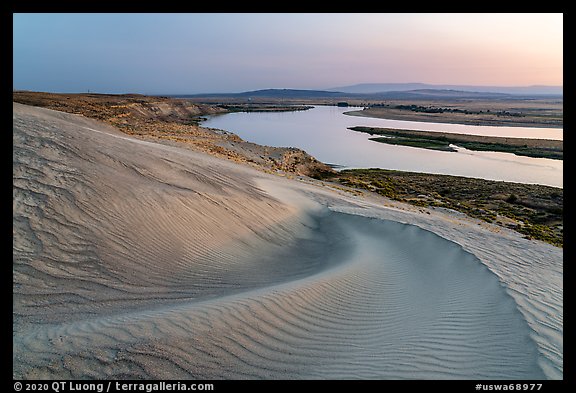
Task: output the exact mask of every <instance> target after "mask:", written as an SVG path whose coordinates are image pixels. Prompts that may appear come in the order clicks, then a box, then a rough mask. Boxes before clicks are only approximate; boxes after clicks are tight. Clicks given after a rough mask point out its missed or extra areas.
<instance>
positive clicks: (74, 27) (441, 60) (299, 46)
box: [13, 14, 563, 94]
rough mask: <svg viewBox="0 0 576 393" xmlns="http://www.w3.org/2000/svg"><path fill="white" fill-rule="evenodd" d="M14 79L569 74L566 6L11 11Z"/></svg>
mask: <svg viewBox="0 0 576 393" xmlns="http://www.w3.org/2000/svg"><path fill="white" fill-rule="evenodd" d="M13 20H14V27H13V32H14V38H13V43H14V52H13V55H14V56H13V65H14V73H13V87H14V88H15V89H26V90H37V91H54V92H85V91H87V90H90V91H93V92H101V93H143V94H171V93H173V94H185V93H207V92H240V91H247V90H255V89H264V88H297V89H323V88H330V87H335V86H343V85H349V84H355V83H377V82H386V83H387V82H399V83H403V82H424V83H436V84H468V85H505V86H526V85H538V84H540V85H562V83H563V76H562V73H563V68H562V60H563V35H562V32H563V18H562V14H14V15H13Z"/></svg>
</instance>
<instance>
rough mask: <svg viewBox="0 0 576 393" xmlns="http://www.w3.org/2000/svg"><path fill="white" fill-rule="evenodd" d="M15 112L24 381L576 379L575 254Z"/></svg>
mask: <svg viewBox="0 0 576 393" xmlns="http://www.w3.org/2000/svg"><path fill="white" fill-rule="evenodd" d="M13 111H14V115H13V140H14V150H13V163H14V169H13V186H14V191H13V208H14V216H13V217H14V218H13V231H14V241H13V279H14V284H13V317H14V322H13V348H14V358H13V360H14V365H13V377H14V378H18V379H20V378H25V379H28V378H47V379H51V378H65V379H66V378H75V379H84V378H114V379H116V378H160V379H164V378H198V379H200V378H201V379H208V378H214V379H220V378H233V379H279V378H283V379H302V378H305V379H318V378H337V379H338V378H389V379H445V378H449V379H544V378H558V377H560V378H561V375H562V366H561V362H562V350H561V346H560V347H559V346H558V339H559V340H560V343H561V338H562V323H561V315H562V302H561V300H562V299H561V298H562V292H561V288H560V289H559V290H558V289H556V290H555V291H554V292H551V293H550V292H547V289H548V287H553V286H555V285H557V280H558V275H560V280H561V274H562V269H561V261H562V259H561V257H562V251H561V250H559V249H557V248H554V247H550V248H548V247H546V245H542V244H540V243H536V242H529V241H527V240H524V239H521V238H519V237H517V235H515V234H513V233H506V234H504V237H502V236H497V235H496V234H494V233H493V232H490V231H488V230H485V229H482V228H478V227H477V226H476V225H468V226H466V225H467V224H465V223H464V224H463V223H461V222H456V223H451V222H450V221H449V220H447V219H443V218H442V216H440V215H434V216H430V215H426V214H421V213H420V214H416V213H415V212H411V211H402V210H399V209H390V208H383V207H381V206H377V205H376V204H375V203H372V202H370V201H369V200H357V199H354V198H353V197H350V196H344V195H342V194H341V193H337V192H334V191H333V190H328V189H323V188H322V187H318V186H313V185H307V184H302V183H299V182H296V181H289V180H287V179H283V178H279V177H275V176H271V175H267V174H265V173H262V172H258V171H256V170H254V169H252V168H248V167H243V166H241V165H238V164H234V163H232V162H227V161H225V160H221V159H217V158H215V157H210V156H208V155H205V154H202V153H196V152H193V151H189V150H184V149H179V148H177V147H174V146H167V145H161V144H156V143H151V142H147V141H142V140H138V139H134V138H131V137H127V136H125V135H123V134H121V133H119V132H118V131H117V130H115V129H114V128H113V127H110V126H107V125H104V124H102V123H99V122H97V121H94V120H90V119H86V118H83V117H80V116H76V115H70V114H64V113H60V112H55V111H52V110H48V109H40V108H33V107H28V106H25V105H21V104H14V106H13ZM414 223H415V224H417V225H418V226H416V225H412V224H414ZM463 226H464V227H463ZM479 237H485V239H484V240H485V241H486V242H484V243H480V244H478V242H477V240H478V238H479ZM496 238H498V239H500V240H498V241H499V242H500V243H501V245H502V246H503V247H504V249H503V250H504V251H506V252H505V253H497V252H494V251H492V253H493V254H490V252H491V251H490V248H489V247H487V246H485V245H490V244H491V243H490V242H492V241H494V240H495V239H496ZM482 244H484V246H483V245H482ZM495 249H496V248H495ZM530 253H532V256H533V257H535V259H534V260H527V256H526V255H527V254H530ZM542 253H547V256H548V260H547V261H546V262H545V263H544V264H543V265H542V266H540V264H539V261H538V257H539V256H541V255H542ZM509 259H511V260H512V261H513V262H512V264H510V262H509ZM523 268H526V269H528V270H526V272H525V273H524V274H522V275H519V276H518V274H517V273H518V271H520V270H522V269H523ZM530 269H531V270H530ZM535 269H542V273H543V272H544V271H548V270H552V275H550V274H549V275H548V278H544V279H542V280H540V281H539V280H536V279H535V278H533V277H532V272H533V271H534V270H535ZM540 282H543V284H541V283H540ZM527 283H528V284H529V285H530V286H531V287H528V285H526V284H527ZM538 325H547V326H549V329H548V330H547V331H544V329H543V328H542V329H538V328H537V326H538ZM535 326H536V328H535ZM558 363H560V365H558Z"/></svg>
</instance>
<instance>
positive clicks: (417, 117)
mask: <svg viewBox="0 0 576 393" xmlns="http://www.w3.org/2000/svg"><path fill="white" fill-rule="evenodd" d="M344 114H345V115H349V116H358V117H371V118H377V119H389V120H404V121H420V122H433V123H447V124H464V125H473V126H496V127H498V126H508V127H534V128H539V127H544V128H563V127H564V123H563V121H561V122H557V121H553V120H547V121H544V120H543V121H535V120H530V121H528V120H520V119H516V118H515V119H509V118H506V119H494V118H480V117H478V116H477V117H474V118H466V117H465V116H466V115H460V114H452V113H449V114H446V113H442V114H431V113H415V112H409V111H399V110H394V109H388V108H366V109H364V110H359V111H349V112H344Z"/></svg>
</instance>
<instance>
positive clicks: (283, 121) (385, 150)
mask: <svg viewBox="0 0 576 393" xmlns="http://www.w3.org/2000/svg"><path fill="white" fill-rule="evenodd" d="M360 109H362V108H354V107H347V108H345V107H336V106H315V107H314V108H313V109H310V110H306V111H295V112H236V113H228V114H224V115H216V116H211V117H210V118H209V119H208V120H207V121H205V122H203V123H202V126H204V127H211V128H217V129H222V130H226V131H230V132H233V133H235V134H237V135H238V136H240V137H241V138H242V139H244V140H247V141H250V142H254V143H258V144H260V145H268V146H284V147H298V148H301V149H303V150H305V151H306V152H307V153H309V154H311V155H312V156H314V157H316V158H317V159H318V160H320V161H322V162H325V163H327V164H332V165H337V166H339V168H340V167H341V168H384V169H396V170H402V171H412V172H426V173H438V174H446V175H456V176H466V177H475V178H482V179H489V180H503V181H511V182H517V183H532V184H544V185H549V186H553V187H560V188H562V187H563V161H561V160H551V159H546V158H531V157H522V156H516V155H514V154H511V153H496V152H476V151H471V150H467V149H463V148H459V149H458V151H457V152H442V151H435V150H426V149H419V148H413V147H407V146H395V145H388V144H384V143H378V142H374V141H370V140H369V139H368V138H369V137H370V135H368V134H364V133H360V132H355V131H351V130H349V129H348V127H352V126H368V127H389V128H401V129H416V130H426V131H443V132H455V133H463V134H474V135H490V136H508V137H524V138H540V139H560V140H561V139H563V137H562V135H563V130H562V129H557V128H533V127H494V126H472V125H461V124H443V123H425V122H414V121H401V120H387V119H375V118H367V117H359V116H349V115H345V114H344V112H347V111H352V110H360Z"/></svg>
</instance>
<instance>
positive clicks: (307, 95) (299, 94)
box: [173, 89, 508, 100]
mask: <svg viewBox="0 0 576 393" xmlns="http://www.w3.org/2000/svg"><path fill="white" fill-rule="evenodd" d="M507 96H508V95H507V94H503V93H484V92H472V91H461V90H449V89H416V90H405V91H401V90H400V91H396V90H395V91H385V92H375V93H350V92H340V91H326V90H297V89H264V90H254V91H246V92H242V93H207V94H187V95H175V96H173V97H179V98H210V99H215V98H244V99H250V98H274V99H341V100H346V99H366V100H368V99H376V100H382V99H423V98H437V99H441V98H503V97H507Z"/></svg>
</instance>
